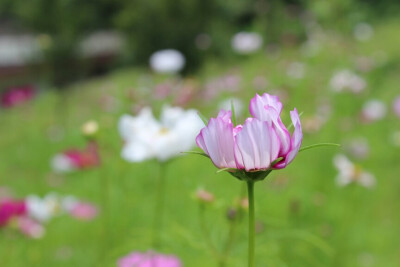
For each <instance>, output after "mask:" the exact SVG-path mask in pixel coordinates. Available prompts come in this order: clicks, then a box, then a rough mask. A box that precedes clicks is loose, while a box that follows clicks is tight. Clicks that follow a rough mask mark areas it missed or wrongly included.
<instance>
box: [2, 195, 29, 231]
mask: <svg viewBox="0 0 400 267" xmlns="http://www.w3.org/2000/svg"><path fill="white" fill-rule="evenodd" d="M26 212H27V207H26V204H25V201H21V200H12V199H8V200H3V201H2V202H1V203H0V227H1V226H5V225H7V223H8V222H9V221H10V219H11V218H13V217H16V216H22V215H25V214H26Z"/></svg>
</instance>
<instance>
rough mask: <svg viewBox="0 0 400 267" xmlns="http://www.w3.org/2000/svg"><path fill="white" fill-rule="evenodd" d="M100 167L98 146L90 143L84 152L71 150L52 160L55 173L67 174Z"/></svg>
mask: <svg viewBox="0 0 400 267" xmlns="http://www.w3.org/2000/svg"><path fill="white" fill-rule="evenodd" d="M99 165H100V156H99V153H98V145H97V143H96V142H95V141H90V142H89V143H88V144H87V146H86V148H85V149H83V150H79V149H69V150H66V151H64V152H62V153H59V154H56V155H55V156H54V157H53V158H52V160H51V167H52V169H53V170H54V171H55V172H59V173H65V172H70V171H74V170H79V169H87V168H92V167H96V166H99Z"/></svg>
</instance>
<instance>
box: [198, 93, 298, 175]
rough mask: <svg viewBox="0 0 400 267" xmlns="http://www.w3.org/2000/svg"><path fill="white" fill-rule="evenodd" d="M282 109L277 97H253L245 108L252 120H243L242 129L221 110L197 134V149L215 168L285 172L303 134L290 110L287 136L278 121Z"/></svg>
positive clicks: (230, 114) (293, 112)
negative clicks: (208, 157) (292, 130)
mask: <svg viewBox="0 0 400 267" xmlns="http://www.w3.org/2000/svg"><path fill="white" fill-rule="evenodd" d="M282 107H283V105H282V103H281V102H280V101H279V98H278V97H277V96H272V95H269V94H264V95H263V96H259V95H258V94H256V96H255V97H254V98H253V99H252V100H251V101H250V107H249V109H250V114H251V115H252V116H253V117H250V118H247V119H246V121H245V123H244V124H243V125H237V126H234V125H233V123H232V121H231V116H232V113H231V112H230V111H228V112H227V111H224V110H221V111H220V113H219V114H218V116H217V118H211V119H210V120H209V122H208V125H207V126H206V127H204V128H203V129H202V130H201V132H200V134H199V135H198V136H197V138H196V142H197V145H198V146H199V147H200V148H201V149H202V150H203V151H204V152H205V153H206V154H207V155H208V156H210V158H211V160H212V162H213V163H214V165H215V166H216V167H217V168H221V169H222V168H233V169H239V170H246V171H255V170H256V171H259V170H267V169H282V168H285V167H286V166H287V165H288V164H289V163H290V162H292V161H293V159H294V158H295V156H296V155H297V153H298V151H299V149H300V146H301V142H302V139H303V133H302V130H301V124H300V118H299V115H298V113H297V110H296V109H294V110H293V111H291V112H290V116H291V118H292V122H293V125H294V128H295V130H294V133H293V135H292V137H291V136H290V133H289V131H288V130H287V128H286V127H285V125H284V124H283V123H282V120H281V118H280V114H281V112H282ZM279 158H281V159H279ZM278 159H279V161H278V162H275V161H276V160H278Z"/></svg>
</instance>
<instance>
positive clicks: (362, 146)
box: [344, 137, 370, 159]
mask: <svg viewBox="0 0 400 267" xmlns="http://www.w3.org/2000/svg"><path fill="white" fill-rule="evenodd" d="M344 147H345V149H346V150H347V152H348V153H350V154H351V155H352V156H353V157H354V158H356V159H365V158H367V157H368V155H369V151H370V148H369V144H368V139H367V138H365V137H357V138H354V139H351V140H349V141H347V142H345V146H344Z"/></svg>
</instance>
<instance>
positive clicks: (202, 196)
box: [195, 189, 215, 203]
mask: <svg viewBox="0 0 400 267" xmlns="http://www.w3.org/2000/svg"><path fill="white" fill-rule="evenodd" d="M195 197H196V199H198V200H199V201H200V202H203V203H211V202H213V201H214V200H215V197H214V195H213V194H212V193H210V192H208V191H206V190H204V189H198V190H197V191H196V195H195Z"/></svg>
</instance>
